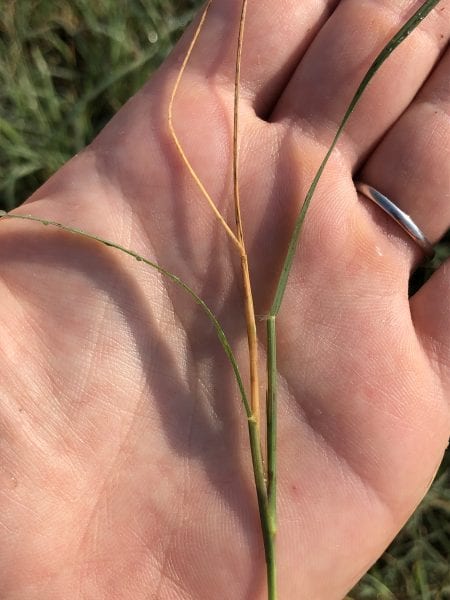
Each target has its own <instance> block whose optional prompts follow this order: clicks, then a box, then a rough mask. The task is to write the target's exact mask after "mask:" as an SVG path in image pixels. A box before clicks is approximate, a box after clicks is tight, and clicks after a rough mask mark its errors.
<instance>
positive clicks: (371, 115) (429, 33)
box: [272, 0, 450, 165]
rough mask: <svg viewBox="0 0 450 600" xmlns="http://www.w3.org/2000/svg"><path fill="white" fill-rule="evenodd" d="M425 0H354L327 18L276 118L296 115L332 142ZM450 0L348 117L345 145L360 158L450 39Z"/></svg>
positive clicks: (389, 63)
mask: <svg viewBox="0 0 450 600" xmlns="http://www.w3.org/2000/svg"><path fill="white" fill-rule="evenodd" d="M422 3H423V2H398V0H395V1H394V2H393V1H392V0H382V1H379V2H373V0H370V1H369V0H366V1H365V2H361V0H348V1H347V2H342V3H341V4H340V5H339V6H338V8H337V9H336V11H335V12H334V13H333V15H332V16H331V17H330V19H329V20H328V21H327V23H326V24H325V25H324V27H323V28H322V30H321V31H320V33H319V34H318V36H317V37H316V39H315V40H314V42H313V44H312V45H311V46H310V48H309V51H308V52H307V53H306V55H305V57H304V59H303V60H302V61H301V62H300V64H299V66H298V69H297V71H296V73H295V74H294V76H293V78H292V80H291V82H290V83H289V85H288V87H287V88H286V90H285V92H284V94H283V96H282V97H281V99H280V101H279V103H278V105H277V107H276V109H275V111H274V114H273V116H272V120H275V121H287V122H289V123H292V122H294V123H295V124H296V125H297V126H298V127H300V128H301V129H302V130H304V131H305V132H306V133H310V134H311V135H313V136H314V138H315V139H316V140H317V141H318V142H321V143H323V144H324V145H325V146H329V144H330V142H331V140H332V138H333V137H334V134H335V132H336V130H337V128H338V126H339V123H340V122H341V120H342V118H343V116H344V113H345V111H346V109H347V106H348V105H349V103H350V100H351V98H352V97H353V94H354V93H355V91H356V89H357V87H358V85H359V83H360V82H361V80H362V78H363V76H364V75H365V73H366V72H367V70H368V68H369V66H370V64H371V63H372V61H373V60H374V58H375V57H376V55H377V54H378V53H379V52H380V50H381V48H382V47H383V46H384V45H385V44H386V43H387V41H388V40H389V39H390V38H391V37H392V36H393V34H394V33H395V32H396V31H397V30H398V29H399V28H400V27H401V25H402V24H403V23H404V22H405V21H406V20H407V19H408V18H409V17H410V16H412V14H413V12H414V11H415V10H417V9H418V7H419V6H420V5H421V4H422ZM449 9H450V0H443V1H441V2H440V3H439V4H438V6H437V7H436V8H435V9H434V10H433V11H432V12H431V13H430V14H429V15H428V17H427V18H426V19H425V21H424V22H423V23H422V24H421V25H420V26H419V28H418V29H417V30H416V31H415V32H414V34H413V35H412V36H410V37H409V38H408V39H407V40H406V41H405V42H404V43H403V44H402V45H401V46H400V47H399V48H398V50H396V52H394V54H393V56H391V57H390V59H389V60H388V61H387V62H386V63H385V64H384V65H383V66H382V67H381V69H380V71H379V72H378V73H377V75H376V77H375V78H374V80H373V81H372V82H371V84H370V86H369V87H368V89H367V90H366V92H365V94H364V95H363V97H362V99H361V102H360V105H359V107H358V109H357V110H356V111H355V113H354V114H353V115H352V118H351V119H350V121H349V123H348V124H347V127H346V130H345V133H344V136H343V139H342V140H341V142H340V149H341V152H343V153H344V154H345V155H346V156H348V157H349V159H350V161H351V162H352V163H353V165H354V164H355V163H357V162H358V161H360V160H361V159H362V158H363V157H364V155H365V154H367V153H368V152H369V151H370V149H371V148H372V147H373V146H374V145H375V144H376V142H377V141H378V140H379V139H380V138H381V137H382V136H383V135H384V133H385V132H386V130H387V129H388V128H389V127H390V126H391V125H392V124H393V123H394V122H395V121H396V119H397V118H398V117H399V116H400V114H401V113H402V112H403V111H404V110H405V109H406V107H407V106H408V105H409V104H410V102H411V100H412V99H413V98H414V96H415V95H416V93H417V91H418V90H419V88H420V87H421V85H422V84H423V82H424V81H425V80H426V79H427V77H428V75H429V73H430V71H431V70H432V68H433V66H434V65H435V63H436V62H437V60H438V58H439V56H440V54H441V52H442V50H443V48H444V47H445V46H446V44H447V42H448V38H449V33H450V19H448V11H449Z"/></svg>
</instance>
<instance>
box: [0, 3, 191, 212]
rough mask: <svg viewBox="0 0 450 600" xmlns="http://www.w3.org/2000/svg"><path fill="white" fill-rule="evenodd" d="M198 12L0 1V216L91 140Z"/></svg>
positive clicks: (167, 6)
mask: <svg viewBox="0 0 450 600" xmlns="http://www.w3.org/2000/svg"><path fill="white" fill-rule="evenodd" d="M198 5H199V2H197V1H193V0H177V2H172V1H169V0H130V1H129V2H114V1H113V0H99V2H88V0H62V1H61V2H51V1H50V0H38V1H35V0H34V1H32V0H21V2H9V1H7V0H3V1H0V7H1V10H0V172H1V174H2V175H1V178H0V198H1V205H0V208H2V209H5V210H9V209H11V208H13V207H14V206H16V205H17V204H20V202H22V201H23V200H25V198H26V197H27V195H29V194H30V192H32V191H33V190H34V189H36V188H37V187H38V186H39V185H40V184H41V183H43V182H44V181H45V180H46V179H47V178H48V177H49V176H50V175H51V174H52V173H53V172H54V171H56V169H58V168H59V167H60V166H61V165H62V164H63V163H64V162H66V161H67V160H68V159H69V158H70V157H71V156H73V155H74V154H75V153H76V152H78V151H79V150H80V149H81V148H83V147H84V146H85V145H86V144H88V143H89V142H90V141H91V140H92V138H93V137H94V136H95V135H96V133H98V131H99V130H100V129H101V128H102V127H103V126H104V125H105V124H106V123H107V122H108V121H109V119H110V118H111V117H112V116H113V114H114V113H115V112H117V110H118V109H119V108H120V107H121V106H122V105H123V104H124V103H125V102H126V100H127V99H128V98H129V96H130V95H131V94H132V93H133V92H134V91H135V90H137V89H138V88H139V87H140V86H141V85H142V84H143V83H144V82H145V80H146V79H147V78H148V75H149V73H151V72H152V71H153V70H154V69H155V68H156V67H157V66H158V65H159V64H160V63H161V61H162V60H163V59H164V58H165V56H166V55H167V53H168V52H169V51H170V49H171V47H172V46H173V43H174V42H175V41H176V39H177V38H178V37H179V35H180V34H181V32H182V31H183V29H184V28H185V26H186V24H187V23H188V22H189V21H190V19H191V18H192V16H193V14H194V9H195V7H196V6H198Z"/></svg>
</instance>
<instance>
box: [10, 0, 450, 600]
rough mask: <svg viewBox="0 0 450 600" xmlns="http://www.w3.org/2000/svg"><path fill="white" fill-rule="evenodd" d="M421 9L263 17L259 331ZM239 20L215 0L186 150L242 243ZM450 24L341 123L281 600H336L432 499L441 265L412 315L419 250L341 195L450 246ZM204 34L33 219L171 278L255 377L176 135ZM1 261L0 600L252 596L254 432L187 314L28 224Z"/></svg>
mask: <svg viewBox="0 0 450 600" xmlns="http://www.w3.org/2000/svg"><path fill="white" fill-rule="evenodd" d="M397 4H401V5H402V9H399V8H398V7H397ZM413 8H417V6H416V3H415V2H406V3H394V4H392V3H390V2H385V1H383V2H375V3H373V2H368V3H361V2H360V1H356V0H347V1H345V2H344V1H342V2H339V1H337V0H327V1H324V2H319V3H318V2H315V1H313V0H306V1H305V2H301V3H299V2H296V1H294V0H288V1H285V2H276V3H273V2H268V1H260V2H258V3H251V4H250V8H249V15H248V26H247V33H246V38H245V45H244V59H243V64H242V78H243V93H242V103H241V123H242V135H241V143H240V152H241V193H242V204H243V221H244V229H245V236H246V240H247V246H248V249H249V258H250V265H251V273H252V277H253V282H254V291H255V302H256V310H257V313H258V314H259V315H261V317H262V318H261V326H263V325H264V323H263V317H264V315H265V314H267V311H268V308H269V306H270V303H271V300H272V296H273V293H274V289H275V284H276V280H277V277H278V275H279V271H280V267H281V264H282V261H283V258H284V255H285V252H286V248H287V243H288V239H289V235H290V232H291V230H292V226H293V222H294V220H295V216H296V214H297V212H298V208H299V206H300V204H301V202H302V201H303V199H304V196H305V194H306V192H307V189H308V187H309V185H310V182H311V180H312V178H313V176H314V174H315V172H316V170H317V168H318V166H319V164H320V162H321V160H322V158H323V156H324V154H325V152H326V150H327V148H328V146H329V144H330V142H331V140H332V138H333V135H334V133H335V131H336V129H337V126H338V124H339V122H340V120H341V118H342V116H343V114H344V112H345V109H346V107H347V105H348V103H349V101H350V99H351V96H352V95H353V93H354V91H355V89H356V87H357V85H358V83H359V81H360V79H361V78H362V76H363V75H364V73H365V72H366V70H367V68H368V66H369V64H370V62H371V60H372V59H373V58H374V56H375V55H376V54H377V52H378V51H379V49H380V48H381V47H382V46H383V44H384V43H385V42H386V41H387V39H389V38H390V37H391V36H392V34H393V32H394V31H395V30H397V29H398V28H399V26H400V25H401V24H402V23H403V22H404V21H405V20H406V18H407V17H408V16H410V14H411V11H412V9H413ZM239 9H240V2H239V1H237V0H235V1H233V2H229V1H226V0H217V2H215V3H213V5H212V8H211V12H210V15H209V17H208V20H207V21H206V24H205V29H204V31H203V33H202V36H201V37H200V39H199V43H198V45H197V46H196V48H195V51H194V54H193V56H192V60H191V62H190V63H189V66H188V70H187V72H186V75H185V77H184V78H183V81H182V84H181V88H180V91H179V95H178V97H177V99H176V102H175V107H174V123H175V128H176V130H177V133H178V135H179V138H180V140H181V143H182V145H183V147H184V149H185V151H186V154H187V155H188V156H189V158H190V160H191V161H192V164H193V166H194V168H195V169H196V171H197V173H198V175H199V177H200V178H201V180H202V182H203V183H204V185H205V187H206V188H207V189H208V191H209V192H210V194H211V195H212V197H213V198H214V199H215V201H216V203H217V206H218V207H219V209H220V210H221V212H222V213H223V214H224V215H225V216H226V218H227V219H228V222H229V223H232V222H233V208H232V203H231V201H230V197H231V182H230V171H231V167H230V165H231V131H232V100H233V77H234V69H233V64H234V52H235V50H234V43H235V34H236V28H237V20H238V14H239ZM449 10H450V2H449V1H448V0H443V1H442V2H441V3H440V4H439V5H438V8H437V9H436V10H434V11H433V12H432V13H431V15H430V16H429V17H428V18H427V19H426V21H425V22H424V23H423V24H422V25H421V26H420V28H419V29H418V30H416V31H415V32H414V34H413V36H412V37H411V38H409V39H408V40H407V41H406V42H405V43H404V44H403V45H402V46H401V47H400V48H399V50H398V51H396V53H395V54H394V55H393V56H392V57H391V58H390V60H389V61H388V62H387V63H386V64H385V65H384V66H383V68H382V69H381V71H380V72H379V74H378V75H377V77H376V79H375V80H374V81H373V83H372V84H371V86H370V88H369V89H368V91H367V93H366V95H365V97H364V99H363V100H362V101H361V104H360V105H359V107H358V109H357V111H356V112H355V114H354V115H353V116H352V118H351V121H350V122H349V124H348V127H347V129H346V133H345V134H344V136H343V138H342V139H341V142H340V144H339V147H338V148H337V150H336V152H335V153H334V155H333V157H332V159H331V161H330V163H329V165H328V167H327V169H326V171H325V173H324V176H323V179H322V180H321V183H320V185H319V187H318V190H317V193H316V195H315V197H314V199H313V203H312V205H311V209H310V211H309V213H308V216H307V219H306V223H305V228H304V231H303V234H302V237H301V242H300V246H299V251H298V254H297V256H296V260H295V264H294V268H293V271H292V274H291V278H290V281H289V286H288V289H287V293H286V296H285V299H284V303H283V306H282V310H281V313H280V317H279V326H278V329H279V347H278V353H279V378H280V380H279V390H280V402H279V534H278V547H279V558H278V561H279V582H280V598H283V599H286V600H288V599H289V600H291V599H292V600H297V599H303V598H304V599H307V600H314V599H317V600H331V599H339V598H342V597H343V596H344V595H345V593H346V591H347V590H348V589H349V588H350V587H351V586H352V585H353V584H354V583H355V582H356V581H357V580H358V578H359V577H360V576H361V575H362V574H363V573H364V572H365V571H366V570H367V569H368V567H369V566H370V564H371V563H372V562H373V561H374V560H375V559H376V558H377V556H378V555H379V554H380V553H381V552H382V551H383V549H384V548H385V547H386V545H387V544H388V542H389V541H390V540H391V539H392V538H393V536H394V535H395V533H396V532H397V531H398V530H399V529H400V527H401V526H402V524H403V523H404V522H405V520H406V519H407V518H408V516H409V515H410V514H411V512H412V511H413V509H414V508H415V506H416V505H417V503H418V502H419V501H420V499H421V498H422V497H423V495H424V494H425V492H426V490H427V488H428V486H429V485H430V483H431V480H432V477H433V475H434V473H435V471H436V468H437V467H438V465H439V462H440V460H441V458H442V454H443V452H444V449H445V446H446V443H447V438H448V433H449V425H450V415H449V404H448V399H449V394H450V343H449V340H450V311H449V305H448V290H449V285H450V267H449V266H448V265H443V266H442V267H441V268H440V269H439V271H438V272H436V273H435V275H434V276H433V277H432V279H431V280H430V281H429V282H428V283H427V284H426V285H425V286H424V287H423V288H422V289H421V290H420V291H419V292H418V293H417V294H416V295H415V296H413V297H412V298H411V299H408V278H409V275H410V273H411V269H412V268H413V267H414V265H415V264H416V263H417V262H418V261H419V260H420V259H421V251H420V249H419V248H418V247H416V245H415V244H414V242H413V241H412V240H410V239H409V238H408V237H407V236H406V235H405V234H403V232H402V231H401V229H400V228H399V227H398V226H397V225H396V224H395V223H393V222H392V221H391V220H390V219H389V217H387V216H385V215H384V213H382V212H381V211H380V209H379V208H377V207H375V206H372V205H371V204H370V202H369V201H368V200H365V199H364V198H362V197H358V195H357V193H356V192H355V188H354V183H353V178H354V176H355V174H356V173H358V177H359V178H360V179H362V180H363V181H366V182H368V183H370V184H372V185H374V186H375V187H376V188H378V189H380V190H381V191H383V192H384V193H386V194H387V195H388V196H389V197H391V198H393V199H395V201H396V202H397V203H398V204H399V205H400V206H401V207H402V208H403V209H404V210H405V211H406V212H408V213H410V214H411V215H412V217H413V218H414V219H415V221H416V222H417V223H418V224H419V225H420V226H421V227H422V228H423V229H424V231H426V233H427V234H428V236H429V237H430V238H431V239H432V240H433V241H435V240H437V239H438V238H439V237H440V236H441V235H442V234H443V233H444V232H445V230H446V229H447V227H448V226H449V225H450V147H449V144H448V139H449V136H450V118H449V107H450V78H449V73H450V51H449V50H448V40H449V34H450V22H449V18H448V14H449ZM191 36H192V31H191V32H188V33H187V34H186V36H185V38H184V39H183V40H182V41H181V42H180V44H179V47H178V49H177V50H176V51H175V52H174V53H173V54H172V56H171V57H169V59H168V60H167V62H166V64H165V65H164V66H163V67H162V68H161V69H160V71H159V72H158V73H157V74H156V76H155V77H154V78H153V79H152V81H151V82H150V83H149V84H148V85H147V86H146V87H145V88H144V89H143V90H141V91H140V92H139V93H138V94H137V95H136V96H135V97H133V98H132V99H131V100H130V102H129V103H128V104H127V105H126V106H125V107H124V108H123V109H122V110H121V111H120V113H119V114H118V115H117V116H116V117H115V119H114V120H113V121H112V122H111V123H110V124H109V125H108V126H107V127H106V129H105V130H104V131H103V132H102V133H101V135H100V136H99V137H98V138H97V139H96V140H95V142H94V143H93V144H92V145H91V146H90V147H88V148H87V149H86V150H85V151H84V152H82V153H81V154H80V155H77V156H76V157H75V158H74V159H73V160H72V161H70V163H68V164H67V165H66V166H65V167H64V168H62V169H61V170H60V171H59V172H58V173H57V174H56V175H55V176H54V177H53V178H52V179H51V180H49V181H48V182H47V184H45V185H44V186H43V187H42V188H41V189H40V190H38V191H37V192H36V193H35V194H34V196H33V197H32V198H31V199H30V200H29V201H28V203H27V204H26V205H25V206H24V207H22V208H20V209H18V212H22V213H31V214H33V215H37V216H40V217H45V218H49V219H55V220H58V221H60V222H63V223H65V224H67V225H73V226H77V227H81V228H83V229H85V230H88V231H90V232H92V233H96V234H99V235H102V236H104V237H106V238H109V239H111V240H114V241H115V242H117V243H120V244H122V245H124V246H126V247H129V248H132V249H134V250H136V251H138V252H140V253H141V254H143V255H144V256H146V257H148V258H151V259H152V260H155V261H156V262H157V263H158V264H161V265H162V266H164V267H165V268H167V269H169V270H171V271H173V272H174V273H176V274H178V275H179V276H180V277H181V278H182V279H183V280H185V281H186V282H188V283H189V284H190V285H191V287H192V288H194V289H195V290H196V291H197V293H198V294H199V295H200V296H201V297H202V298H204V299H205V300H206V301H207V303H208V304H209V305H210V306H211V307H212V308H213V310H214V311H215V313H216V315H217V316H218V318H219V320H220V322H221V323H222V324H223V327H224V329H225V330H226V332H227V334H228V335H229V338H230V340H231V342H232V345H233V347H234V348H235V350H236V354H237V356H238V358H239V359H240V361H241V362H242V364H245V353H246V341H245V323H244V319H243V316H242V312H243V311H242V300H241V296H242V294H241V288H240V278H239V261H238V257H237V256H236V254H235V251H234V248H233V247H232V245H231V244H230V242H229V240H228V239H227V237H226V235H225V234H224V232H223V230H222V229H221V226H220V225H219V224H218V222H217V220H216V218H215V217H214V215H213V214H212V212H211V209H210V208H209V207H208V205H207V204H206V202H205V200H204V198H203V197H202V196H201V194H200V193H199V191H198V189H197V187H196V186H195V184H194V182H193V181H192V179H191V178H190V176H189V174H188V173H187V171H186V169H185V166H184V164H183V162H182V161H181V160H180V157H179V155H178V154H177V152H176V150H175V147H174V144H173V141H172V139H171V137H170V135H169V133H168V126H167V106H168V100H169V97H170V93H171V90H172V88H173V85H174V80H175V77H176V74H177V72H178V70H179V67H180V62H181V59H182V57H183V56H184V53H185V52H186V48H187V44H188V43H189V40H190V39H191ZM0 265H1V267H0V275H1V277H0V286H1V298H2V306H3V315H4V318H3V319H2V322H1V324H0V334H1V349H0V373H1V376H0V394H1V413H0V426H1V438H0V439H1V444H2V450H1V452H2V464H1V469H0V482H1V495H0V525H1V528H0V532H1V538H0V539H1V548H2V551H1V556H0V567H1V568H0V573H1V579H0V589H1V590H2V593H1V597H2V598H3V599H4V600H34V599H36V600H37V599H42V598H46V600H53V599H68V598H70V599H75V598H80V599H81V598H83V599H95V600H98V599H100V598H105V599H106V598H108V600H112V599H124V600H128V599H130V600H131V599H133V600H138V599H144V598H145V599H148V598H155V599H158V600H159V599H161V600H162V599H168V600H174V599H180V600H181V599H183V600H188V599H189V600H194V599H195V600H206V599H208V600H209V599H211V598H217V599H221V600H222V599H224V600H228V599H230V600H231V599H233V600H238V599H242V600H244V599H245V600H247V599H255V600H256V599H258V600H262V599H263V598H264V594H265V592H264V560H263V551H262V542H261V539H260V531H259V522H258V515H257V507H256V500H255V494H254V488H253V483H252V473H251V466H250V459H249V449H248V439H247V432H246V421H245V416H244V413H243V410H242V407H241V405H240V402H239V398H238V394H237V391H236V386H235V382H234V380H233V376H232V371H231V368H230V366H229V364H228V363H227V360H226V357H225V356H224V354H223V351H222V349H221V347H220V345H219V343H218V341H217V339H216V337H215V333H214V331H213V330H212V327H211V324H210V323H209V322H208V320H207V319H206V318H205V316H204V314H203V313H202V312H201V310H200V309H199V307H198V306H196V305H195V304H193V303H192V300H191V299H190V298H189V297H187V296H185V295H184V294H183V292H182V291H181V290H180V289H179V288H176V287H175V286H173V284H171V283H170V281H168V280H166V279H165V278H164V277H163V276H160V275H159V274H157V273H155V272H154V271H152V270H151V269H148V268H146V267H145V266H143V265H142V263H138V262H136V261H133V260H132V259H130V258H129V257H124V256H122V255H121V254H120V253H118V252H116V251H114V250H111V249H108V248H105V247H103V246H100V245H98V244H96V243H95V242H89V241H86V240H83V239H81V238H78V237H76V236H70V235H69V234H66V233H64V232H61V231H57V230H54V229H50V228H48V229H46V228H44V227H42V226H39V225H32V224H30V223H27V222H18V221H5V222H2V223H1V227H0ZM243 370H244V373H245V368H244V369H243Z"/></svg>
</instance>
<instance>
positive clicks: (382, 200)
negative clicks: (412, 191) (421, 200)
mask: <svg viewBox="0 0 450 600" xmlns="http://www.w3.org/2000/svg"><path fill="white" fill-rule="evenodd" d="M355 187H356V189H357V190H358V192H360V193H361V194H363V196H365V197H366V198H369V200H372V201H373V202H375V204H377V205H378V206H379V207H380V208H382V209H383V210H384V212H386V213H387V214H388V215H389V216H390V217H392V218H393V219H394V221H395V222H396V223H398V224H399V225H400V227H401V228H402V229H403V230H404V231H406V233H407V234H408V235H409V237H411V238H412V239H413V240H414V241H415V242H416V244H417V245H418V246H420V247H421V248H422V250H423V251H424V252H425V254H426V255H427V256H428V257H429V258H432V257H433V256H434V248H433V245H432V244H431V242H429V240H428V239H427V237H426V236H425V234H424V233H423V231H422V230H421V229H420V227H418V226H417V225H416V224H415V223H414V221H413V220H412V219H411V217H410V216H409V215H407V214H406V213H405V212H403V211H402V210H401V209H400V208H399V207H398V206H397V205H395V204H394V203H393V202H392V200H389V198H387V197H386V196H385V195H384V194H382V193H381V192H379V191H378V190H376V189H375V188H373V187H372V186H371V185H368V184H367V183H363V182H362V181H355Z"/></svg>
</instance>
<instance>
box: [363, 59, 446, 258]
mask: <svg viewBox="0 0 450 600" xmlns="http://www.w3.org/2000/svg"><path fill="white" fill-rule="evenodd" d="M449 139H450V48H449V49H447V51H446V52H445V54H444V56H443V58H442V60H441V61H440V63H439V65H438V67H437V68H436V70H435V71H434V72H433V74H432V75H431V77H430V78H429V79H428V81H427V83H426V84H425V86H424V87H423V89H422V90H421V91H420V93H419V94H418V95H417V97H416V98H415V100H414V101H413V103H412V104H411V105H410V107H409V108H408V109H407V110H406V112H405V113H404V114H403V115H402V117H401V118H400V119H399V120H398V122H397V123H396V124H395V125H394V127H393V128H392V129H391V130H390V131H389V133H388V134H387V135H386V137H385V138H384V139H383V141H382V142H381V144H380V145H379V146H378V147H377V149H376V150H375V152H374V153H373V154H372V155H371V157H370V159H369V160H368V162H367V163H366V164H365V165H364V167H363V169H362V171H361V173H360V174H359V175H358V179H361V180H362V181H364V182H365V183H369V184H370V185H372V186H373V187H375V188H376V189H378V190H379V191H380V192H382V193H383V194H385V195H386V196H388V197H389V198H390V199H391V200H393V201H394V202H395V204H397V206H399V207H400V208H401V209H402V210H403V211H405V212H406V213H407V214H409V215H410V216H411V217H412V219H413V221H415V222H416V223H417V224H418V225H419V226H420V228H421V229H422V230H423V231H424V233H425V234H426V236H427V237H428V238H429V239H430V240H431V241H432V242H435V241H436V240H438V239H439V238H440V237H441V236H442V235H443V234H444V233H445V232H446V230H447V228H448V227H449V226H450V146H449V142H448V140H449ZM375 209H376V207H375ZM372 210H373V209H372ZM377 210H378V209H377ZM394 225H395V224H394ZM391 230H392V228H391ZM394 238H395V239H396V242H398V241H399V240H403V244H404V243H405V241H407V240H409V241H408V246H409V248H410V249H411V248H414V242H412V240H410V239H409V238H407V237H406V238H405V236H403V234H402V231H401V229H400V228H399V227H397V228H396V235H395V236H394ZM411 242H412V244H411ZM414 249H415V250H416V251H417V249H416V248H414Z"/></svg>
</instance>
